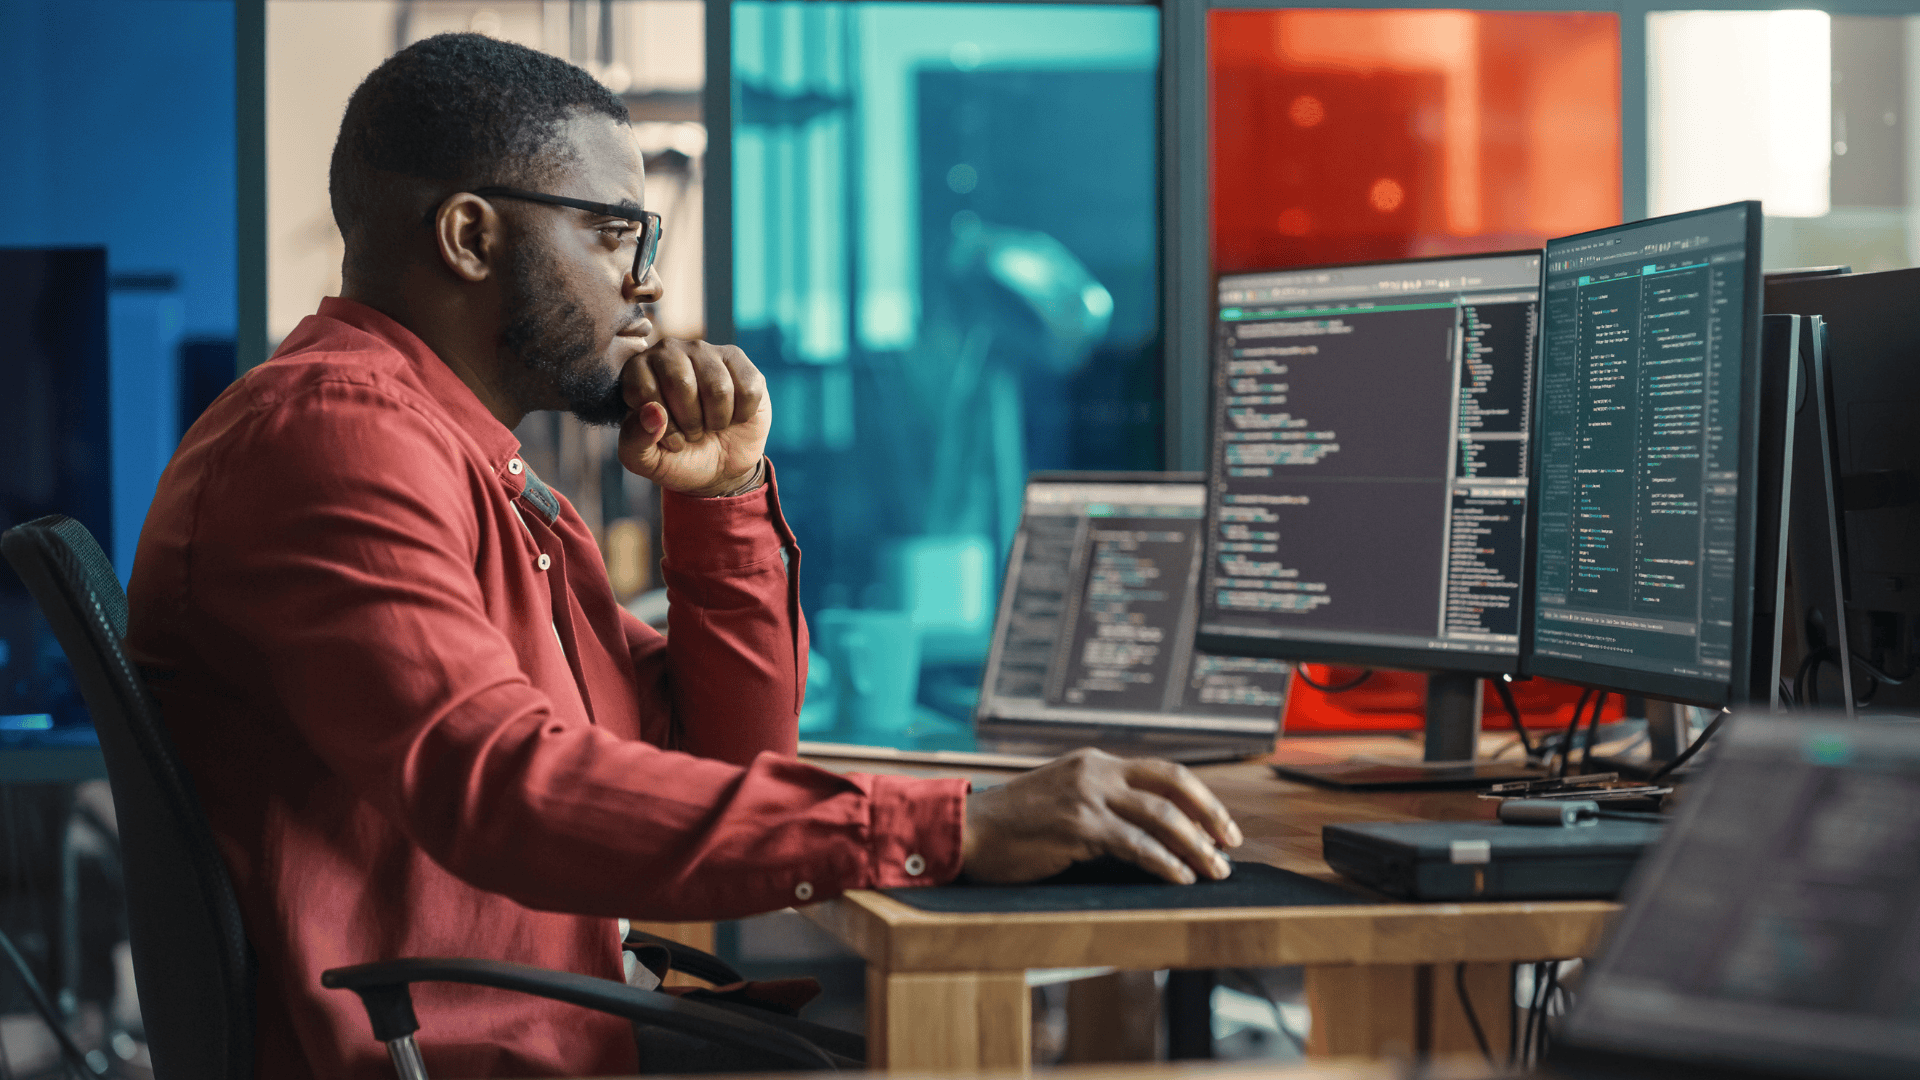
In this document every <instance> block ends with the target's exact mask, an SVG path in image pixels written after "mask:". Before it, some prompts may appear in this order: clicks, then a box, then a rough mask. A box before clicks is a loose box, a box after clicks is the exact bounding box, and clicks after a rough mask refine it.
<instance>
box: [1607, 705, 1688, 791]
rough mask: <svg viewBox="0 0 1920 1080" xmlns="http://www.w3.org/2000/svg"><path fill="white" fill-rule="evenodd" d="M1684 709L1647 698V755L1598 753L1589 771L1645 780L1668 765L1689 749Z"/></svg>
mask: <svg viewBox="0 0 1920 1080" xmlns="http://www.w3.org/2000/svg"><path fill="white" fill-rule="evenodd" d="M1682 708H1684V706H1681V705H1676V704H1674V703H1673V702H1671V701H1665V700H1662V699H1660V698H1647V699H1646V713H1647V756H1646V757H1620V756H1617V755H1613V754H1595V755H1594V757H1593V764H1592V765H1591V766H1589V769H1588V771H1590V772H1610V773H1619V774H1620V775H1621V776H1623V777H1626V778H1627V779H1629V780H1645V779H1648V778H1649V777H1651V776H1653V775H1654V774H1655V773H1657V772H1659V771H1660V770H1661V769H1664V768H1666V766H1667V762H1669V761H1672V760H1673V759H1674V758H1677V757H1679V756H1680V755H1681V753H1683V752H1684V751H1685V750H1686V749H1687V722H1686V715H1685V714H1684V713H1682V712H1681V711H1680V710H1681V709H1682Z"/></svg>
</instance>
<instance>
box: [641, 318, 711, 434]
mask: <svg viewBox="0 0 1920 1080" xmlns="http://www.w3.org/2000/svg"><path fill="white" fill-rule="evenodd" d="M647 366H648V367H650V368H652V369H653V378H654V381H655V382H656V383H657V384H658V385H659V388H660V403H661V404H663V405H665V406H666V407H667V416H668V417H669V418H671V419H672V420H673V424H674V426H675V427H677V428H679V429H680V431H681V432H682V433H684V434H685V435H686V436H687V438H689V439H697V438H699V437H700V436H701V435H702V434H703V433H705V431H706V425H705V423H704V422H703V421H702V418H701V414H700V381H699V379H698V378H697V377H696V376H695V375H694V369H693V360H692V358H690V357H689V356H687V347H686V345H685V343H683V342H679V341H663V342H661V343H660V344H658V345H656V346H654V347H653V350H652V351H651V352H649V353H648V354H647Z"/></svg>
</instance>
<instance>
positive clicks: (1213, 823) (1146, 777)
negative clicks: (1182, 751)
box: [1127, 758, 1246, 847]
mask: <svg viewBox="0 0 1920 1080" xmlns="http://www.w3.org/2000/svg"><path fill="white" fill-rule="evenodd" d="M1127 782H1128V783H1129V784H1132V785H1133V786H1134V787H1137V788H1142V789H1144V790H1147V791H1151V792H1153V793H1154V794H1156V795H1159V796H1161V797H1162V798H1166V799H1171V800H1172V801H1173V802H1174V803H1175V804H1177V805H1178V806H1179V807H1180V809H1181V810H1183V811H1185V812H1186V815H1187V816H1188V817H1190V818H1192V819H1193V820H1195V821H1197V822H1199V823H1200V824H1201V825H1202V826H1204V827H1205V828H1206V830H1207V831H1208V832H1210V833H1212V834H1213V838H1214V840H1215V841H1216V842H1218V843H1219V844H1220V846H1221V847H1239V846H1240V845H1241V844H1242V843H1243V842H1245V840H1246V836H1245V835H1244V834H1242V833H1241V831H1240V825H1239V823H1237V822H1235V821H1234V820H1233V815H1232V814H1230V813H1228V812H1227V808H1226V806H1225V804H1223V803H1221V801H1220V799H1219V797H1217V796H1216V795H1214V793H1213V792H1212V791H1211V790H1209V789H1208V788H1207V785H1205V784H1203V783H1201V782H1200V778H1199V777H1197V776H1195V775H1193V772H1192V770H1190V769H1188V768H1187V767H1186V766H1184V765H1176V764H1174V763H1173V762H1171V761H1159V760H1156V759H1153V758H1140V759H1137V760H1134V761H1131V762H1128V765H1127Z"/></svg>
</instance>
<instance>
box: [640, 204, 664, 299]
mask: <svg viewBox="0 0 1920 1080" xmlns="http://www.w3.org/2000/svg"><path fill="white" fill-rule="evenodd" d="M664 224H665V223H664V222H662V221H661V220H660V219H659V218H652V219H650V220H647V221H644V222H642V223H641V225H640V235H639V237H638V238H637V243H636V244H635V246H634V250H633V283H634V284H635V285H636V286H637V285H639V284H641V283H643V282H645V281H646V280H647V274H648V272H649V271H651V270H652V269H653V259H654V256H655V255H657V254H659V251H660V230H661V226H662V225H664Z"/></svg>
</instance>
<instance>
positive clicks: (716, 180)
mask: <svg viewBox="0 0 1920 1080" xmlns="http://www.w3.org/2000/svg"><path fill="white" fill-rule="evenodd" d="M243 2H246V0H243ZM251 2H255V3H258V2H261V0H251ZM852 2H855V3H858V2H860V0H852ZM965 2H973V3H1002V4H1005V3H1040V2H1050V3H1101V4H1149V3H1150V4H1152V6H1156V7H1158V8H1159V9H1160V13H1161V14H1160V116H1159V124H1160V140H1159V141H1160V163H1159V187H1160V212H1159V222H1160V254H1161V264H1160V315H1161V362H1162V380H1163V381H1162V386H1163V387H1164V394H1165V410H1164V413H1163V415H1164V417H1165V443H1164V460H1163V461H1162V462H1161V468H1163V469H1170V470H1189V471H1190V470H1195V469H1201V468H1204V467H1205V464H1206V459H1207V437H1208V432H1207V425H1208V411H1207V371H1208V363H1209V352H1208V350H1209V346H1210V342H1211V340H1212V339H1211V337H1210V336H1209V335H1210V322H1211V319H1212V311H1213V305H1212V286H1213V243H1212V237H1213V214H1212V205H1211V202H1212V199H1211V192H1212V169H1211V153H1210V146H1209V141H1208V140H1209V129H1208V112H1207V13H1208V12H1209V11H1211V10H1214V9H1219V10H1268V11H1272V10H1284V9H1318V10H1363V11H1364V10H1404V11H1418V10H1467V11H1517V12H1543V13H1571V12H1593V13H1601V14H1613V15H1616V16H1618V17H1619V20H1620V169H1621V186H1620V215H1621V220H1622V221H1637V220H1639V219H1641V218H1644V217H1646V216H1647V139H1648V132H1647V16H1649V15H1651V14H1653V13H1654V12H1660V11H1785V10H1802V9H1806V8H1808V7H1814V8H1818V9H1819V10H1822V11H1826V12H1828V13H1830V14H1833V15H1867V16H1904V15H1920V0H1843V2H1838V3H1816V4H1808V3H1806V2H1805V0H1799V2H1795V0H1667V2H1664V3H1652V2H1647V0H1620V2H1615V3H1595V2H1593V0H1473V2H1459V0H1455V2H1445V0H1439V2H1436V0H1349V2H1346V3H1340V4H1288V3H1280V2H1275V0H965ZM731 10H732V2H731V0H706V13H707V85H706V89H705V90H704V91H703V99H702V101H703V106H704V119H705V122H706V126H707V132H708V138H707V157H706V187H705V193H704V195H705V207H706V220H705V228H706V239H705V254H706V267H705V270H706V275H705V276H706V323H707V334H708V336H709V337H711V338H713V339H714V340H716V341H730V340H732V337H733V329H734V327H733V168H732V156H733V142H732V132H733V125H732V116H733V67H732V20H731V17H730V15H731ZM243 158H244V155H243ZM244 167H245V166H244V165H243V168H244ZM242 235H243V236H244V235H245V232H244V230H243V233H242ZM243 322H244V319H243ZM242 332H243V334H244V333H245V329H244V327H243V331H242Z"/></svg>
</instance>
